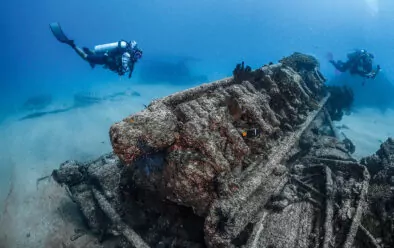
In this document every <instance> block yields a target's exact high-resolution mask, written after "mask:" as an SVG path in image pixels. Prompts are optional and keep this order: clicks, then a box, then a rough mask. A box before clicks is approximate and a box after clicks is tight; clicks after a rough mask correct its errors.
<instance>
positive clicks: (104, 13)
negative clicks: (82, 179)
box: [0, 0, 394, 114]
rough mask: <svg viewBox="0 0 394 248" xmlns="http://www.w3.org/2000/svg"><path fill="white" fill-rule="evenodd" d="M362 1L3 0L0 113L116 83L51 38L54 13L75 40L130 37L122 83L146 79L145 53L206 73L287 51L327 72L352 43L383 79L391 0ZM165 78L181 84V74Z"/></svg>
mask: <svg viewBox="0 0 394 248" xmlns="http://www.w3.org/2000/svg"><path fill="white" fill-rule="evenodd" d="M367 2H368V1H362V0H347V1H341V0H319V1H316V0H302V1H288V0H277V1H257V0H246V1H240V0H238V1H237V0H227V1H217V0H216V1H215V0H211V1H210V0H200V1H192V0H185V1H175V0H169V1H158V0H146V1H133V0H128V1H126V0H114V1H111V2H109V1H104V0H95V1H91V0H89V1H88V0H87V1H82V2H81V1H77V0H70V1H38V2H34V3H33V2H31V1H27V0H19V1H9V2H7V4H5V5H4V4H3V6H2V9H3V13H2V15H1V17H0V18H1V19H2V20H1V23H2V24H1V33H2V39H1V40H0V43H1V47H2V48H3V49H2V59H1V60H0V63H1V64H0V66H1V68H3V70H2V73H1V75H0V77H1V86H0V103H1V106H2V107H1V110H2V114H6V113H8V112H10V108H9V107H10V106H14V105H15V104H19V103H20V102H23V101H24V100H25V99H26V97H29V96H32V95H36V94H39V93H43V92H49V93H52V94H57V95H62V94H63V95H68V94H71V92H74V91H78V90H79V89H91V88H92V87H93V88H94V87H95V86H98V85H106V84H109V82H110V83H111V84H112V83H114V84H116V83H117V82H119V77H118V76H117V75H115V74H114V73H112V72H110V71H107V70H104V69H101V68H95V69H94V70H92V69H91V68H90V66H89V65H88V64H87V63H86V62H85V61H83V60H82V59H81V58H80V57H78V56H77V55H76V54H75V52H74V51H73V50H72V49H71V48H70V47H68V46H67V45H64V44H61V43H59V42H57V40H56V39H55V38H54V37H53V35H52V33H51V32H50V30H49V26H48V24H49V23H51V22H54V21H58V22H60V23H61V25H62V27H63V30H64V32H65V33H66V34H67V35H68V36H69V38H72V39H75V41H76V43H77V45H80V46H88V47H93V46H94V45H97V44H102V43H108V42H114V41H117V40H119V39H126V40H131V39H134V40H136V41H137V42H138V43H139V45H140V47H141V48H142V49H143V50H144V57H143V59H142V60H141V61H140V62H139V64H137V66H136V68H135V75H134V77H133V78H132V79H131V80H123V81H122V83H125V82H124V81H127V83H128V84H129V85H130V86H132V85H133V84H135V83H147V84H148V82H141V81H139V78H138V73H139V68H142V67H143V64H144V63H148V62H146V61H151V60H152V59H158V58H160V59H162V60H164V61H166V60H171V59H172V58H174V57H176V56H178V57H191V58H195V59H196V60H197V62H195V63H192V68H191V69H192V70H194V71H197V72H195V74H198V75H199V74H204V75H205V76H206V79H207V80H214V79H219V78H221V77H224V76H228V75H231V71H232V69H233V68H234V65H235V64H236V63H238V62H239V61H241V60H245V61H246V63H247V64H249V65H251V66H252V67H253V68H256V67H258V66H260V65H262V64H264V63H267V62H269V61H273V62H276V61H278V60H279V59H280V58H281V57H283V56H287V55H289V54H291V53H292V52H294V51H298V52H304V53H309V54H313V55H315V56H316V57H317V58H318V59H320V60H321V69H322V71H323V73H324V74H325V75H326V76H327V77H328V78H330V77H333V76H334V71H333V69H332V68H331V66H330V65H329V64H328V63H327V62H326V59H325V55H326V53H327V52H332V53H333V54H334V57H335V58H336V59H340V58H342V59H344V58H345V56H346V53H347V52H349V51H350V50H351V49H354V48H361V47H362V48H366V49H368V50H369V51H371V52H373V53H374V54H375V57H376V61H377V62H378V63H379V64H380V65H381V66H382V68H383V69H384V73H385V75H386V76H387V77H388V78H389V79H390V80H392V79H393V75H394V71H393V69H392V67H391V64H392V58H393V57H394V49H393V41H394V34H393V32H390V31H389V29H388V28H389V27H390V26H391V25H393V24H394V19H393V18H394V15H393V14H394V3H393V2H392V1H390V0H384V1H383V0H380V1H378V0H376V2H378V10H377V11H375V12H374V11H373V10H371V8H370V7H368V4H367ZM369 2H371V1H369ZM372 2H374V1H372ZM145 73H146V72H145ZM150 73H155V72H153V71H152V72H150ZM158 73H163V72H158ZM175 76H176V75H175ZM167 78H168V77H167ZM125 79H126V78H125ZM173 81H174V82H175V83H177V84H182V85H184V86H185V88H187V87H189V85H187V83H188V82H184V80H183V81H179V80H173ZM150 83H154V82H150ZM371 97H374V96H371Z"/></svg>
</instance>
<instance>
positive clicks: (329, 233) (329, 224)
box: [323, 166, 334, 248]
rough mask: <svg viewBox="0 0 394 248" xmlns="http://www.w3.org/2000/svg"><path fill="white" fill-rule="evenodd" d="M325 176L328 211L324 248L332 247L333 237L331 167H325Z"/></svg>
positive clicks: (326, 212) (326, 213) (326, 214)
mask: <svg viewBox="0 0 394 248" xmlns="http://www.w3.org/2000/svg"><path fill="white" fill-rule="evenodd" d="M325 177H326V185H325V186H326V211H325V216H324V218H325V221H324V240H323V248H330V247H332V244H331V238H332V233H333V230H332V228H333V226H332V220H333V216H334V185H333V181H332V173H331V169H330V168H329V167H327V166H326V167H325Z"/></svg>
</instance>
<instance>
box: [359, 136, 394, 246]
mask: <svg viewBox="0 0 394 248" xmlns="http://www.w3.org/2000/svg"><path fill="white" fill-rule="evenodd" d="M361 163H363V164H365V166H366V167H367V168H368V170H369V171H370V173H371V176H372V178H371V182H370V191H369V193H368V201H369V202H368V208H367V211H366V214H365V217H364V219H363V224H364V226H365V228H366V229H367V230H369V231H370V232H371V233H372V235H373V236H375V237H377V240H379V241H380V242H379V243H380V245H381V246H382V247H394V139H392V138H389V139H387V140H386V141H385V142H384V143H383V144H382V145H381V146H380V149H379V150H378V151H377V152H376V153H375V154H373V155H371V156H369V157H366V158H363V159H362V160H361Z"/></svg>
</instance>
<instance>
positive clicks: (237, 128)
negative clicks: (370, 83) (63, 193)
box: [52, 53, 394, 248]
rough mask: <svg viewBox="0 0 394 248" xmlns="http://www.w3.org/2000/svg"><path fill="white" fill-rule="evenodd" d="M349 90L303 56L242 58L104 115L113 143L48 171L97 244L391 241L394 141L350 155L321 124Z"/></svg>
mask: <svg viewBox="0 0 394 248" xmlns="http://www.w3.org/2000/svg"><path fill="white" fill-rule="evenodd" d="M335 99H344V100H343V101H338V100H335ZM352 99H353V96H352V93H351V92H350V91H349V90H348V89H344V88H339V87H327V86H325V78H324V76H323V75H322V74H321V72H320V70H319V62H318V61H317V60H316V59H315V58H314V57H312V56H309V55H305V54H301V53H294V54H292V55H290V56H288V57H285V58H283V59H282V60H281V61H279V63H269V64H268V65H264V66H262V67H261V68H258V69H256V70H252V69H251V68H250V67H248V66H245V64H244V63H243V62H242V63H240V64H239V65H237V66H236V68H235V69H234V71H233V77H230V78H225V79H222V80H219V81H216V82H212V83H208V84H203V85H201V86H198V87H196V88H192V89H188V90H185V91H182V92H179V93H176V94H173V95H170V96H167V97H164V98H162V99H158V100H155V101H153V102H152V103H151V104H149V106H147V108H146V109H144V110H143V111H141V112H138V113H135V114H133V115H131V116H128V117H125V118H124V120H123V121H121V122H118V123H114V124H113V125H112V126H111V128H110V131H109V135H110V139H111V143H112V147H113V153H110V154H105V155H103V156H102V157H100V158H98V159H97V160H95V161H91V162H87V163H81V162H78V161H66V162H64V163H63V164H61V165H60V168H59V169H57V170H55V171H53V174H52V176H53V178H54V179H55V180H56V181H57V182H58V183H59V184H62V185H64V186H65V189H66V190H67V192H68V193H69V195H70V197H71V198H72V199H73V201H74V202H75V203H76V204H77V205H78V206H79V207H80V210H81V211H80V212H81V215H83V216H84V218H85V220H86V223H87V225H88V227H89V230H90V231H91V232H92V233H93V234H94V235H95V236H96V237H97V239H99V240H100V242H101V244H98V246H97V247H101V246H100V245H103V247H105V246H104V245H105V244H106V243H109V242H111V244H113V243H115V244H116V245H117V247H195V248H197V247H201V248H202V247H250V248H253V247H305V248H306V247H324V248H329V247H349V248H350V247H394V229H393V223H394V214H393V213H394V203H393V199H394V197H393V189H394V180H393V178H394V170H393V169H392V168H393V165H394V142H393V140H392V139H389V140H387V141H386V142H385V143H384V144H383V145H382V147H381V149H380V150H379V151H378V152H377V153H376V154H375V155H372V156H371V157H368V158H364V159H362V160H361V161H357V160H356V159H354V158H353V157H352V155H351V154H352V153H353V152H354V145H353V144H352V143H351V141H350V140H348V139H341V138H340V137H338V135H337V133H336V130H335V127H334V125H333V123H332V121H333V120H338V119H340V118H341V116H342V115H343V114H344V113H345V112H346V111H348V109H349V107H350V105H351V102H352ZM74 242H75V246H76V247H78V239H76V240H75V241H74Z"/></svg>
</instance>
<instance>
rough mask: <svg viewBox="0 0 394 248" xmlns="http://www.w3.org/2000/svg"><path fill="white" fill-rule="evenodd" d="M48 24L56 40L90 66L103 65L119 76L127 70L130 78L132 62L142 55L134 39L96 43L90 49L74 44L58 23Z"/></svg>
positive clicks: (132, 67)
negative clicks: (70, 48)
mask: <svg viewBox="0 0 394 248" xmlns="http://www.w3.org/2000/svg"><path fill="white" fill-rule="evenodd" d="M49 26H50V28H51V30H52V33H53V35H54V36H55V37H56V39H57V40H58V41H60V42H62V43H65V44H67V45H69V46H71V47H72V48H73V49H74V50H75V52H77V54H78V55H79V56H80V57H81V58H82V59H84V60H86V61H87V62H88V63H89V64H90V66H91V67H92V68H94V67H95V66H96V65H103V66H104V68H107V69H109V70H111V71H114V72H116V73H118V74H119V76H123V75H124V74H125V73H126V72H129V78H130V77H131V74H132V73H133V70H134V64H135V63H136V62H137V61H138V60H139V59H140V58H141V57H142V50H141V49H139V48H138V46H137V42H135V41H130V42H127V41H124V40H120V41H118V42H114V43H109V44H103V45H97V46H95V47H94V50H90V49H89V48H87V47H83V48H80V47H78V46H76V45H75V43H74V40H70V39H68V38H67V36H66V35H65V34H64V33H63V31H62V29H61V27H60V24H59V23H57V22H54V23H51V24H50V25H49Z"/></svg>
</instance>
